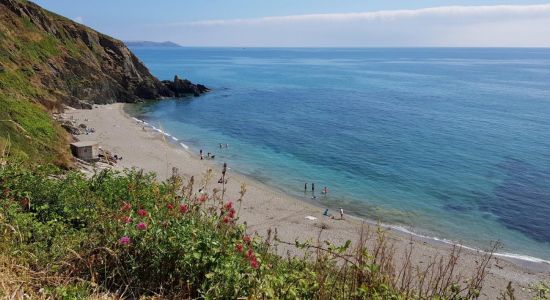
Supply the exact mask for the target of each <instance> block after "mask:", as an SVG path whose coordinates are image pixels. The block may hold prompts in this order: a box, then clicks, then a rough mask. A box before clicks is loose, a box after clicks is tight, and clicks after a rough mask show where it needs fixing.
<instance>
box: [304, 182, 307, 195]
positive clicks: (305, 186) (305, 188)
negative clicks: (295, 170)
mask: <svg viewBox="0 0 550 300" xmlns="http://www.w3.org/2000/svg"><path fill="white" fill-rule="evenodd" d="M305 192H307V182H306V183H304V193H305Z"/></svg>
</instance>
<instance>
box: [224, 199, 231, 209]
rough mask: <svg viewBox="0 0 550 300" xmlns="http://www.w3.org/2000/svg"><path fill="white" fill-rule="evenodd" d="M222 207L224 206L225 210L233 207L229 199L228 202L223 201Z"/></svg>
mask: <svg viewBox="0 0 550 300" xmlns="http://www.w3.org/2000/svg"><path fill="white" fill-rule="evenodd" d="M223 208H225V209H226V210H230V209H232V208H233V202H231V201H229V202H227V203H225V204H224V205H223Z"/></svg>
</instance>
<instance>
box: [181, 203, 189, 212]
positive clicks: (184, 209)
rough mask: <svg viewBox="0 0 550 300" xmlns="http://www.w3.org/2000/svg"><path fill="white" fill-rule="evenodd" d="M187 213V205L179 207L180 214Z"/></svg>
mask: <svg viewBox="0 0 550 300" xmlns="http://www.w3.org/2000/svg"><path fill="white" fill-rule="evenodd" d="M188 211H189V206H187V204H182V205H180V213H182V214H184V213H187V212H188Z"/></svg>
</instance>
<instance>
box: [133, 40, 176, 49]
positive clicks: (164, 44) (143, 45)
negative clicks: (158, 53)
mask: <svg viewBox="0 0 550 300" xmlns="http://www.w3.org/2000/svg"><path fill="white" fill-rule="evenodd" d="M124 44H126V46H128V47H130V48H181V45H178V44H176V43H174V42H170V41H166V42H152V41H124Z"/></svg>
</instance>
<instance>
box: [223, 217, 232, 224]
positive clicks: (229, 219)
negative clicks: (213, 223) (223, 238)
mask: <svg viewBox="0 0 550 300" xmlns="http://www.w3.org/2000/svg"><path fill="white" fill-rule="evenodd" d="M223 222H224V223H225V224H229V223H231V218H230V217H229V216H225V217H223Z"/></svg>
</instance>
